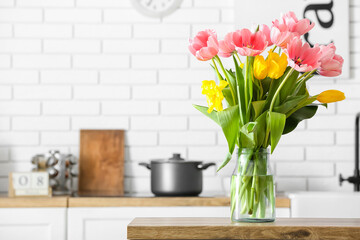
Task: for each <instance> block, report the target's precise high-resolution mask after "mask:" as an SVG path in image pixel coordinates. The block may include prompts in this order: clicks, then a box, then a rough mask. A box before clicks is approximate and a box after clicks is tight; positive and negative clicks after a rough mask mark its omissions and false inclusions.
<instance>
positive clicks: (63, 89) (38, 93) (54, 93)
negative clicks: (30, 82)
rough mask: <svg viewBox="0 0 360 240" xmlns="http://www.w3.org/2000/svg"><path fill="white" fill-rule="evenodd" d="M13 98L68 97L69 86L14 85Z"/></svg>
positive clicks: (69, 94) (69, 92)
mask: <svg viewBox="0 0 360 240" xmlns="http://www.w3.org/2000/svg"><path fill="white" fill-rule="evenodd" d="M14 98H15V99H70V98H71V87H70V86H15V87H14Z"/></svg>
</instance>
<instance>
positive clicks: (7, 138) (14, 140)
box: [0, 132, 39, 146]
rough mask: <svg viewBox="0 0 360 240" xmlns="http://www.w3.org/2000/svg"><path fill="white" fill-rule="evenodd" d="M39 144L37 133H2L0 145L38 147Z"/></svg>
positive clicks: (0, 133) (0, 134)
mask: <svg viewBox="0 0 360 240" xmlns="http://www.w3.org/2000/svg"><path fill="white" fill-rule="evenodd" d="M38 143H39V133H37V132H0V145H2V146H12V145H36V144H38Z"/></svg>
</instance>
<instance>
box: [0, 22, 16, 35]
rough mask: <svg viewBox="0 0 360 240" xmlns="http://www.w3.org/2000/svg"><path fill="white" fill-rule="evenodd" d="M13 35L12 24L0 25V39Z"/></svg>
mask: <svg viewBox="0 0 360 240" xmlns="http://www.w3.org/2000/svg"><path fill="white" fill-rule="evenodd" d="M12 35H13V26H12V24H7V23H0V37H11V36H12Z"/></svg>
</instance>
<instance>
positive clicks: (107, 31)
mask: <svg viewBox="0 0 360 240" xmlns="http://www.w3.org/2000/svg"><path fill="white" fill-rule="evenodd" d="M86 1H87V0H86ZM117 2H123V1H117ZM74 28H75V30H74V34H75V37H76V38H85V39H87V38H99V39H102V38H129V37H131V26H130V25H124V24H106V25H99V24H75V27H74Z"/></svg>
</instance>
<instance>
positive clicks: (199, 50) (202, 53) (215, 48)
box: [189, 29, 219, 61]
mask: <svg viewBox="0 0 360 240" xmlns="http://www.w3.org/2000/svg"><path fill="white" fill-rule="evenodd" d="M189 43H190V44H189V50H190V52H191V53H192V54H193V55H194V56H195V57H196V58H197V59H198V60H201V61H207V60H210V59H212V58H213V57H215V56H216V55H217V54H218V52H219V43H218V40H217V36H216V32H215V31H214V30H210V29H206V30H205V31H200V32H198V34H197V35H196V36H195V37H194V39H189Z"/></svg>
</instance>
